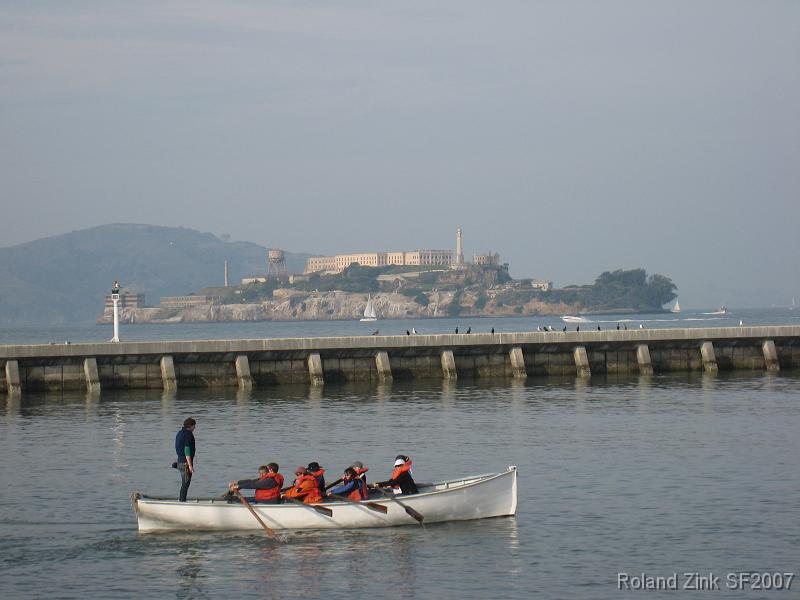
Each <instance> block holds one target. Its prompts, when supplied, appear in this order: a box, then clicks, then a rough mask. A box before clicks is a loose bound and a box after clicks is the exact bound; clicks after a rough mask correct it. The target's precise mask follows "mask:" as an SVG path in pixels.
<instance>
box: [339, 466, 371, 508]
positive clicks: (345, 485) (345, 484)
mask: <svg viewBox="0 0 800 600" xmlns="http://www.w3.org/2000/svg"><path fill="white" fill-rule="evenodd" d="M330 493H331V494H334V495H337V496H347V497H348V498H350V500H357V501H360V500H366V499H367V495H368V494H367V486H366V485H365V484H364V482H363V481H362V480H361V478H360V477H359V476H358V473H356V470H355V469H354V468H353V467H347V468H346V469H345V470H344V474H343V475H342V483H340V484H339V485H337V486H336V487H334V488H333V489H331V491H330Z"/></svg>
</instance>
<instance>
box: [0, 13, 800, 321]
mask: <svg viewBox="0 0 800 600" xmlns="http://www.w3.org/2000/svg"><path fill="white" fill-rule="evenodd" d="M798 23H800V4H798V3H796V2H788V1H787V2H780V1H765V2H760V3H750V2H744V1H723V0H713V1H709V0H706V1H702V0H701V1H699V2H665V1H661V2H653V3H638V2H633V1H627V2H622V1H609V2H603V3H592V2H587V1H565V2H559V3H553V2H545V1H540V2H515V1H509V2H505V3H502V4H497V3H481V2H471V1H458V2H456V1H454V0H445V1H443V2H438V3H436V4H435V5H430V4H429V3H424V2H418V1H410V2H404V3H403V4H402V5H397V4H394V3H389V2H379V3H369V4H367V3H361V2H352V1H343V2H337V3H323V2H318V1H312V2H306V3H303V4H302V5H293V4H287V3H283V2H264V3H256V2H249V1H238V2H231V3H226V4H224V5H220V4H217V3H214V2H207V1H198V2H185V1H179V2H170V3H166V4H165V3H160V2H148V1H146V2H142V3H137V4H130V3H126V2H74V3H69V4H66V3H60V2H39V3H36V4H31V3H27V2H16V1H10V2H5V3H4V4H3V5H2V7H0V57H1V58H0V74H2V76H0V136H2V139H3V140H4V142H5V143H4V144H2V146H0V152H1V153H2V154H0V178H2V181H3V184H4V185H3V192H2V195H1V196H0V209H1V210H2V211H3V218H2V219H0V245H2V246H10V245H15V244H19V243H23V242H26V241H30V240H33V239H37V238H41V237H48V236H53V235H59V234H62V233H66V232H68V231H70V230H78V229H83V228H86V227H91V226H95V225H102V224H107V223H119V222H134V223H147V224H158V225H168V226H183V227H189V228H193V229H198V230H200V231H210V232H212V233H214V234H216V235H222V234H229V235H231V237H232V239H234V240H243V241H252V242H255V243H258V244H262V245H266V246H272V247H280V248H284V249H285V250H288V251H292V252H313V253H319V254H334V253H341V252H355V251H362V250H365V251H366V250H399V249H408V250H411V249H416V248H442V249H446V248H451V249H452V248H454V245H455V229H456V227H458V226H460V227H462V229H463V230H464V241H465V253H466V254H467V256H471V255H472V254H473V253H475V252H487V251H496V252H499V253H500V255H501V258H502V260H503V261H506V262H509V263H510V264H511V274H512V276H514V277H539V278H546V279H552V280H553V281H555V282H556V283H557V284H558V285H566V284H571V283H588V282H591V281H592V280H593V279H594V278H595V277H596V276H597V275H598V274H599V273H600V272H602V271H605V270H610V269H615V268H633V267H640V266H641V267H644V268H646V269H647V271H648V272H650V273H662V274H664V275H667V276H669V277H671V278H672V279H673V280H674V281H675V282H676V283H677V284H678V286H679V288H680V301H681V304H682V305H683V306H684V307H710V306H717V305H720V304H727V305H728V306H734V307H736V306H739V307H744V306H770V305H773V304H777V305H784V306H785V305H788V304H789V302H790V301H791V298H792V296H797V297H799V298H800V270H798V269H797V267H796V261H797V259H798V257H800V239H799V236H798V235H797V229H798V223H800V197H798V196H799V194H798V192H799V191H800V108H798V107H800V70H798V69H797V57H798V56H800V36H798V35H797V31H798Z"/></svg>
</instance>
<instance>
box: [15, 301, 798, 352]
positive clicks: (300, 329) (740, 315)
mask: <svg viewBox="0 0 800 600" xmlns="http://www.w3.org/2000/svg"><path fill="white" fill-rule="evenodd" d="M713 310H714V309H707V310H694V311H691V310H686V311H683V312H682V313H680V314H677V315H674V314H670V313H658V314H636V315H587V316H585V318H586V322H585V323H579V324H576V323H564V322H563V321H562V320H561V318H560V317H503V318H493V317H482V318H477V317H470V318H466V317H459V318H446V319H444V318H443V319H439V318H437V319H394V320H379V321H376V322H372V323H361V322H360V321H255V322H237V323H180V324H161V325H159V324H133V325H129V324H126V323H123V324H121V325H120V332H121V333H120V337H121V339H122V340H123V341H149V340H214V339H252V338H280V337H316V336H321V337H324V336H337V335H344V336H349V335H370V334H371V333H373V332H374V331H375V330H378V331H379V332H380V334H381V335H405V333H406V331H411V330H412V329H416V330H417V332H418V333H430V334H434V333H453V331H454V330H455V328H456V327H458V328H459V331H461V332H462V333H464V332H466V331H467V329H468V328H471V329H472V332H473V333H479V332H483V333H486V332H488V331H489V330H490V329H492V328H494V329H495V331H497V332H518V331H536V328H537V327H545V326H551V327H553V328H554V329H557V330H561V329H562V328H563V327H564V326H566V327H567V328H568V329H569V330H570V331H574V330H575V328H576V326H580V328H581V329H584V330H585V329H597V327H601V328H602V329H614V328H615V327H616V326H617V324H619V325H620V327H623V326H624V327H628V328H629V329H635V328H638V327H639V325H642V326H644V327H647V328H648V329H663V328H674V327H734V326H737V325H739V321H743V322H744V324H745V325H753V326H755V325H800V310H789V309H787V308H762V309H752V308H750V309H736V310H731V312H730V314H728V315H724V316H723V315H712V314H708V313H710V312H711V311H713ZM112 335H113V332H112V328H111V325H107V324H105V325H94V324H91V323H90V324H80V325H75V326H48V327H8V326H0V344H47V343H56V344H59V343H60V344H63V343H64V342H65V341H69V342H73V343H76V342H106V341H108V340H110V339H111V336H112Z"/></svg>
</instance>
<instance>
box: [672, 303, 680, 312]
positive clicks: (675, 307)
mask: <svg viewBox="0 0 800 600" xmlns="http://www.w3.org/2000/svg"><path fill="white" fill-rule="evenodd" d="M670 312H674V313H679V312H681V303H680V302H678V301H677V300H675V306H673V307H672V308H671V309H670Z"/></svg>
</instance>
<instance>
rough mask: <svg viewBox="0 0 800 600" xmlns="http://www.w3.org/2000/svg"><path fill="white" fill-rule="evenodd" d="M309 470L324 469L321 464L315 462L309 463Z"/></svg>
mask: <svg viewBox="0 0 800 600" xmlns="http://www.w3.org/2000/svg"><path fill="white" fill-rule="evenodd" d="M308 468H309V469H311V470H312V471H319V470H320V469H321V468H322V467H320V466H319V463H318V462H316V461H315V462H310V463H308Z"/></svg>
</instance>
